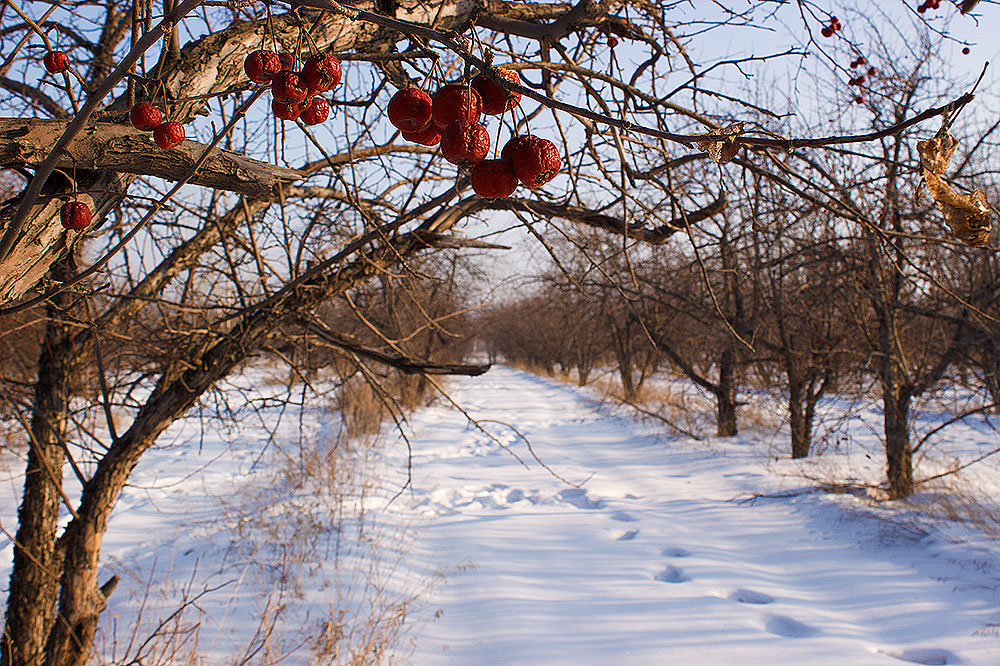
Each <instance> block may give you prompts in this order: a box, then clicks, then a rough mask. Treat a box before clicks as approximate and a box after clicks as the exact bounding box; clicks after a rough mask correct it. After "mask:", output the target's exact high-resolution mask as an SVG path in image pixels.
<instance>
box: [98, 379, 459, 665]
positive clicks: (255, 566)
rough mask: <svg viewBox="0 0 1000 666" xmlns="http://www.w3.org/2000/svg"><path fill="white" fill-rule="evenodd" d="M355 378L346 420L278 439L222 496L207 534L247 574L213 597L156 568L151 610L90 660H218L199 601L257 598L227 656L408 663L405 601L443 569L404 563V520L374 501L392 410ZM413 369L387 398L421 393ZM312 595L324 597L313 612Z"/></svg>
mask: <svg viewBox="0 0 1000 666" xmlns="http://www.w3.org/2000/svg"><path fill="white" fill-rule="evenodd" d="M354 379H357V378H352V381H349V382H347V383H346V384H345V385H343V386H342V387H341V389H340V390H339V391H338V393H337V395H336V402H337V404H338V406H339V407H340V408H342V409H344V421H345V422H346V424H345V427H344V428H341V429H340V431H339V432H326V433H323V434H322V435H321V436H319V437H317V438H315V439H314V440H311V441H310V440H307V441H305V442H303V444H302V445H301V447H300V446H292V447H289V448H284V447H282V446H280V445H278V444H275V446H273V447H272V449H271V450H270V452H269V453H268V457H267V458H266V459H265V460H264V461H263V463H264V464H263V467H262V468H263V469H265V470H267V472H265V473H263V474H260V475H257V476H255V477H253V478H252V479H251V480H249V481H248V482H247V484H246V485H245V486H244V487H241V488H238V489H237V491H236V492H235V493H232V494H227V495H226V496H225V497H219V498H218V502H219V520H218V529H219V530H220V533H219V535H217V536H213V537H212V542H213V544H218V543H219V542H220V541H221V542H222V543H226V542H227V541H228V545H227V546H225V547H223V548H221V549H222V550H223V551H224V553H225V555H224V562H225V566H226V567H227V568H229V569H231V570H237V571H243V572H244V574H243V575H242V576H241V581H240V584H239V590H238V591H230V590H231V588H229V587H227V588H223V589H221V590H218V591H213V592H212V594H214V595H215V597H214V600H212V601H211V602H209V599H208V597H207V596H206V597H205V598H204V599H202V598H200V597H198V596H197V592H198V591H199V589H198V588H197V585H199V584H200V583H197V584H196V582H195V580H194V579H193V578H192V580H189V581H187V582H186V584H185V585H184V586H183V589H179V586H178V584H177V583H176V582H174V581H173V576H171V575H165V576H159V578H160V579H161V580H164V581H165V582H164V583H161V584H158V585H157V586H153V587H151V588H150V589H147V591H146V595H147V600H148V598H149V597H153V598H154V599H155V603H151V604H150V608H148V609H147V608H146V600H144V601H143V602H142V604H141V607H140V610H139V617H138V618H137V619H135V618H132V619H130V626H121V627H115V630H114V631H112V632H111V635H110V636H106V637H104V638H103V642H102V644H101V645H100V646H99V651H98V657H97V659H98V663H107V664H128V663H139V662H141V663H143V664H150V665H152V664H157V665H159V664H162V665H164V666H166V665H167V664H191V665H192V666H193V665H195V664H214V663H220V662H219V660H218V658H217V657H216V658H214V659H213V658H209V656H206V653H205V651H204V650H205V649H206V646H205V645H204V643H210V642H211V641H208V640H203V641H202V642H201V644H200V643H199V638H206V631H205V627H208V626H212V625H213V622H212V620H214V619H217V618H206V617H205V616H204V612H210V611H203V610H202V609H201V608H200V607H199V602H201V603H200V605H201V606H202V607H205V608H219V607H225V606H228V605H230V604H231V605H232V606H233V607H234V608H242V609H243V610H242V611H240V612H243V613H245V612H246V611H247V610H248V609H249V608H252V607H253V606H254V605H255V604H256V605H258V606H259V610H258V613H257V616H256V618H247V619H246V622H245V625H244V626H245V627H246V628H245V635H244V637H242V638H241V639H240V640H241V641H244V642H245V648H244V649H243V650H241V651H240V652H239V653H238V654H233V655H231V656H230V658H228V659H226V660H225V663H231V664H243V663H252V664H268V665H271V664H279V663H295V664H308V663H311V664H317V665H319V664H324V665H325V664H338V665H340V664H345V665H346V664H349V665H351V666H362V665H364V666H373V665H376V664H396V663H405V658H406V656H407V654H408V652H409V649H410V647H409V643H408V641H407V639H408V638H409V637H410V635H411V634H410V632H411V631H412V628H411V624H412V615H413V611H414V609H416V608H419V607H421V599H422V598H423V597H424V595H425V594H426V593H427V592H428V591H429V590H430V589H431V587H432V586H433V585H435V584H436V583H437V582H438V581H439V580H440V576H438V575H424V574H419V575H418V574H412V573H411V572H408V571H407V570H406V567H405V560H406V557H407V548H406V544H407V543H409V540H410V535H409V528H408V526H406V525H397V524H392V523H390V522H387V520H386V519H385V517H384V516H382V515H378V514H377V513H376V512H375V511H374V509H375V508H377V507H379V506H381V505H383V504H384V502H385V498H386V497H387V495H388V494H391V493H392V492H393V490H394V489H392V488H387V487H386V483H387V482H386V479H385V474H384V473H383V469H382V466H383V465H384V463H383V458H382V452H381V440H380V439H379V438H378V437H377V436H376V435H374V434H371V433H374V432H377V431H378V430H379V429H381V427H382V423H383V421H382V419H383V415H384V414H385V413H387V412H386V411H385V410H387V409H388V408H387V407H386V406H385V405H384V404H383V403H382V402H380V401H378V400H377V399H374V400H373V399H372V398H373V397H374V396H375V395H376V390H377V389H376V388H375V387H373V386H371V385H370V384H368V383H367V382H364V381H353V380H354ZM410 379H411V378H409V377H404V378H403V381H401V382H400V383H398V384H395V388H396V389H397V390H398V391H399V393H398V394H397V395H396V396H394V397H395V398H396V399H395V401H394V402H393V403H390V404H393V405H395V406H397V407H399V408H402V407H403V406H411V405H413V403H414V402H417V401H421V400H423V393H422V391H418V390H417V388H418V385H417V383H416V382H410V381H408V380H410ZM389 385H390V384H389V383H386V384H383V386H389ZM373 405H374V406H373ZM376 426H377V427H376ZM219 548H220V547H219V546H217V545H213V549H214V550H215V551H216V552H218V550H219ZM212 562H213V563H212V565H209V566H208V567H206V568H210V567H211V566H215V565H216V561H215V559H213V560H212ZM209 573H210V572H206V574H204V575H208V574H209ZM204 575H203V574H201V573H199V580H202V579H203V577H204ZM150 577H151V576H150ZM318 594H322V595H323V596H325V597H327V599H328V601H327V603H326V608H325V610H321V611H320V613H319V615H318V616H317V613H316V610H317V595H318ZM227 595H228V596H227ZM167 599H169V600H172V601H171V602H170V603H165V601H166V600H167ZM154 606H156V608H153V607H154ZM306 609H309V613H306ZM211 631H213V632H214V631H215V630H214V628H213V629H212V630H211ZM212 635H214V634H212ZM136 659H139V662H137V661H136Z"/></svg>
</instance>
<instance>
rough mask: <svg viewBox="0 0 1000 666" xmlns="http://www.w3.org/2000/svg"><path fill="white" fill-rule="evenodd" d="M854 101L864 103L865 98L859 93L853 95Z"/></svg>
mask: <svg viewBox="0 0 1000 666" xmlns="http://www.w3.org/2000/svg"><path fill="white" fill-rule="evenodd" d="M854 103H855V104H864V103H865V98H864V97H862V96H861V95H856V96H855V97H854Z"/></svg>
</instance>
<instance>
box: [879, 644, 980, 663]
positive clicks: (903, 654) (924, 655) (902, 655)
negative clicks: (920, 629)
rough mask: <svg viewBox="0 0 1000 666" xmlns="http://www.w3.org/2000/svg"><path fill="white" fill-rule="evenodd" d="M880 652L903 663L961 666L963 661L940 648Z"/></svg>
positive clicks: (949, 651) (952, 653)
mask: <svg viewBox="0 0 1000 666" xmlns="http://www.w3.org/2000/svg"><path fill="white" fill-rule="evenodd" d="M879 652H881V653H882V654H885V655H888V656H890V657H895V658H896V659H899V660H901V661H908V662H910V663H911V664H928V665H931V666H938V665H943V664H959V663H961V661H962V660H961V659H959V658H958V655H956V654H955V653H954V652H952V651H951V650H941V649H938V648H906V649H904V650H879Z"/></svg>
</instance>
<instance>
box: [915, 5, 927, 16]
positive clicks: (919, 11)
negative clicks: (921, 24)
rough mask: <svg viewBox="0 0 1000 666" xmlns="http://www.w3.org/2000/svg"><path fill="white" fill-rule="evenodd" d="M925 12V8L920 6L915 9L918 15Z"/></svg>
mask: <svg viewBox="0 0 1000 666" xmlns="http://www.w3.org/2000/svg"><path fill="white" fill-rule="evenodd" d="M926 11H927V7H925V6H924V5H920V6H919V7H917V13H919V14H923V13H924V12H926Z"/></svg>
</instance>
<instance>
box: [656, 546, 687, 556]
mask: <svg viewBox="0 0 1000 666" xmlns="http://www.w3.org/2000/svg"><path fill="white" fill-rule="evenodd" d="M662 555H663V557H689V556H690V555H691V553H689V552H687V551H686V550H684V549H683V548H674V547H670V548H664V549H663V553H662Z"/></svg>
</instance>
